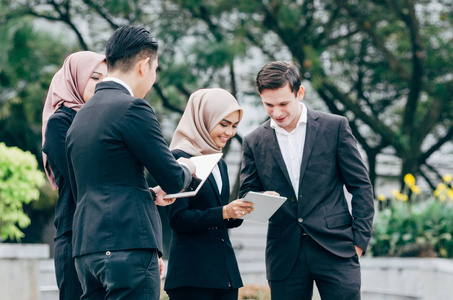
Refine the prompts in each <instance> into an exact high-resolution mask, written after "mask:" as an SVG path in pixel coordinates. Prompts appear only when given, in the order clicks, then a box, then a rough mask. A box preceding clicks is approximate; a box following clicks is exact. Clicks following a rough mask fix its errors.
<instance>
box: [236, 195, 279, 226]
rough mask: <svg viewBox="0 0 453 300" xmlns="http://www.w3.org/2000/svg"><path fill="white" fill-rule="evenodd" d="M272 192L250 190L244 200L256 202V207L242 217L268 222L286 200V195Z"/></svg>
mask: <svg viewBox="0 0 453 300" xmlns="http://www.w3.org/2000/svg"><path fill="white" fill-rule="evenodd" d="M276 195H277V193H275V194H270V193H266V194H264V193H257V192H249V193H248V194H247V195H246V196H245V197H244V200H243V201H248V202H253V203H255V209H254V211H253V212H251V213H250V214H248V215H245V216H243V217H242V219H244V220H250V221H255V222H267V221H268V220H269V218H270V217H272V215H273V214H274V213H275V212H276V211H277V209H279V208H280V206H282V204H283V203H284V202H285V201H286V197H280V196H276Z"/></svg>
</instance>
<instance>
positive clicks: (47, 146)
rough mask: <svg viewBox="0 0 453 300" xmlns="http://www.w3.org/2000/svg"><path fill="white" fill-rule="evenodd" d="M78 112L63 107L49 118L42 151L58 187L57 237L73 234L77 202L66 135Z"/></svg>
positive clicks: (55, 223)
mask: <svg viewBox="0 0 453 300" xmlns="http://www.w3.org/2000/svg"><path fill="white" fill-rule="evenodd" d="M75 115H76V112H75V111H74V110H72V109H70V108H67V107H66V106H62V107H60V108H59V109H57V110H56V111H55V113H54V114H53V115H52V116H51V117H50V118H49V121H48V123H47V129H46V132H45V135H46V141H45V142H44V145H43V147H42V151H43V152H44V153H46V154H47V161H48V162H49V165H50V168H51V169H52V172H53V174H54V175H55V182H56V183H57V186H58V201H57V204H56V206H55V219H54V225H55V228H56V230H57V231H56V233H55V237H56V238H57V237H59V236H62V235H64V234H66V233H68V232H71V234H72V219H73V216H74V211H75V201H74V198H73V196H72V192H71V183H70V182H69V172H68V164H67V163H66V147H65V140H66V133H67V132H68V129H69V126H71V124H72V120H73V119H74V116H75Z"/></svg>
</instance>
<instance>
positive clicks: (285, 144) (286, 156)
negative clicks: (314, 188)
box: [270, 103, 307, 198]
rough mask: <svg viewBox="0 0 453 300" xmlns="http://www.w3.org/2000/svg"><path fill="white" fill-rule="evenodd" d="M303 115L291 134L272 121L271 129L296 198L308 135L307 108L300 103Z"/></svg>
mask: <svg viewBox="0 0 453 300" xmlns="http://www.w3.org/2000/svg"><path fill="white" fill-rule="evenodd" d="M300 105H301V108H302V113H301V114H300V117H299V121H298V122H297V125H296V128H294V129H293V130H292V131H291V132H288V131H286V130H285V129H283V128H281V127H280V126H278V125H277V123H276V122H275V121H274V120H273V119H271V124H270V125H271V127H272V128H273V129H274V130H275V135H276V136H277V142H278V145H279V146H280V151H281V153H282V156H283V160H284V161H285V165H286V170H287V171H288V174H289V178H290V179H291V184H292V186H293V188H294V192H295V193H296V198H298V197H299V196H298V195H299V178H300V165H301V163H302V157H303V154H304V145H305V135H306V133H307V108H306V107H305V105H304V104H303V103H300Z"/></svg>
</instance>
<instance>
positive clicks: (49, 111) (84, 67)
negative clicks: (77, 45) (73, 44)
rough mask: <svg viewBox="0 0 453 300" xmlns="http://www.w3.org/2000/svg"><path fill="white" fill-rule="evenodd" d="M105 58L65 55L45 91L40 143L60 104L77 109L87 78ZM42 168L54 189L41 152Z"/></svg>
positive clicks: (91, 55)
mask: <svg viewBox="0 0 453 300" xmlns="http://www.w3.org/2000/svg"><path fill="white" fill-rule="evenodd" d="M104 60H105V56H104V55H101V54H97V53H94V52H91V51H79V52H76V53H73V54H71V55H69V56H68V57H66V59H65V61H64V63H63V66H62V67H61V69H60V70H58V72H57V73H56V74H55V75H54V77H53V78H52V82H51V83H50V86H49V90H48V91H47V96H46V100H45V102H44V108H43V111H42V145H44V142H45V138H46V129H47V122H48V121H49V118H50V117H51V116H52V115H53V114H54V112H55V111H56V110H57V109H59V108H60V107H61V106H63V105H64V106H66V107H68V108H71V109H72V110H75V111H79V109H80V108H81V107H82V105H83V104H84V103H85V102H84V101H83V93H84V92H85V87H86V85H87V83H88V80H89V79H90V77H91V74H93V72H94V70H95V69H96V68H97V66H98V65H99V64H100V63H101V62H103V61H104ZM42 159H43V163H44V170H45V171H46V175H47V178H48V179H49V182H50V185H51V186H52V188H53V189H54V190H56V189H57V188H58V187H57V184H56V183H55V176H54V175H53V172H52V169H51V168H50V166H49V163H48V162H47V155H46V154H45V153H44V152H43V153H42Z"/></svg>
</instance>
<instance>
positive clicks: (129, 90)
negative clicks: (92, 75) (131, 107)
mask: <svg viewBox="0 0 453 300" xmlns="http://www.w3.org/2000/svg"><path fill="white" fill-rule="evenodd" d="M102 81H113V82H116V83H118V84H121V85H122V86H124V87H125V88H126V89H127V91H128V92H129V94H131V96H132V97H134V93H133V92H132V89H131V87H130V86H128V85H127V83H125V82H124V81H122V80H121V79H119V78H116V77H105V78H104V79H103V80H102Z"/></svg>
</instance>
